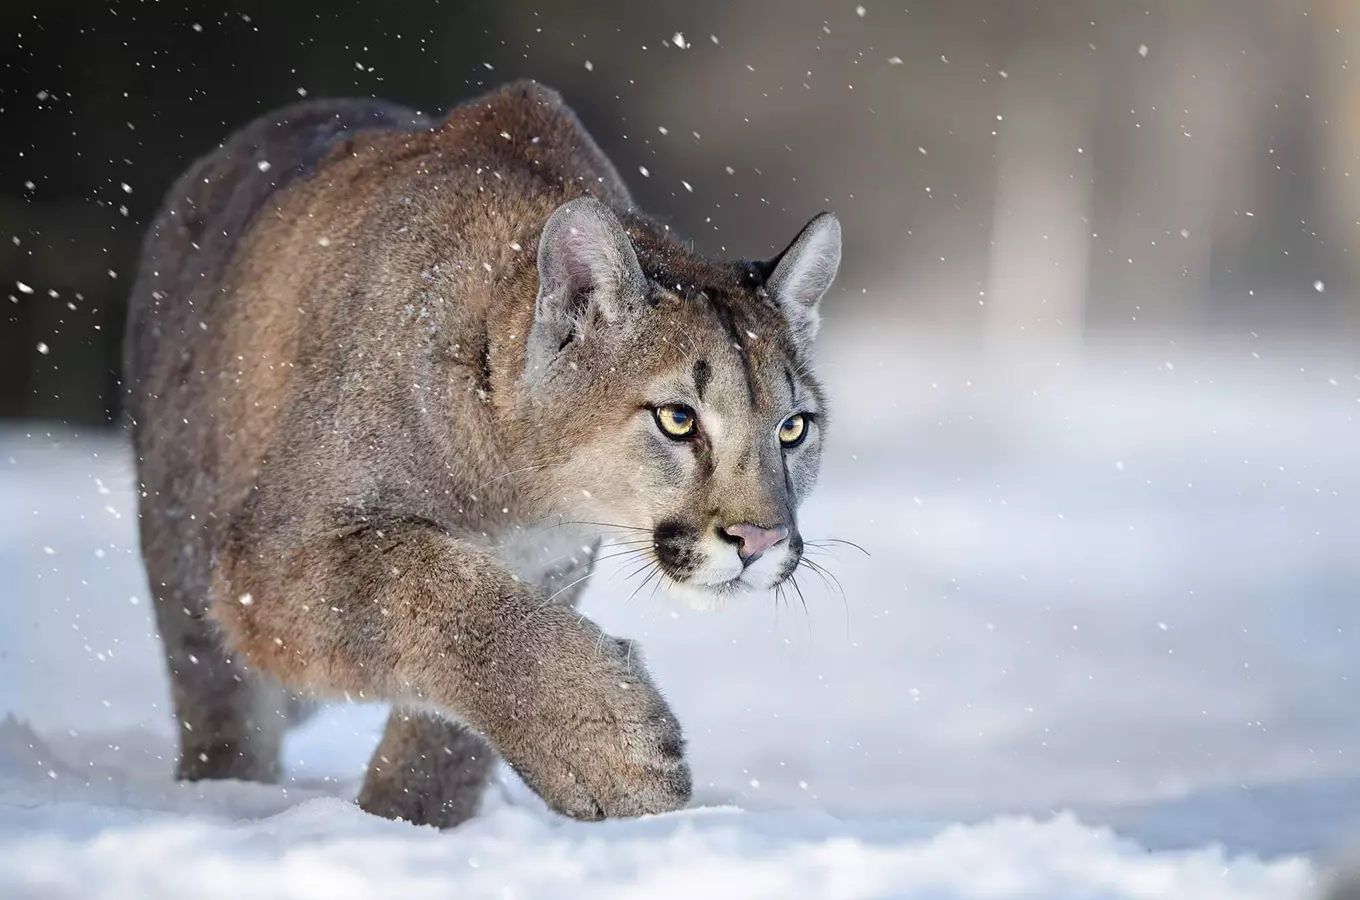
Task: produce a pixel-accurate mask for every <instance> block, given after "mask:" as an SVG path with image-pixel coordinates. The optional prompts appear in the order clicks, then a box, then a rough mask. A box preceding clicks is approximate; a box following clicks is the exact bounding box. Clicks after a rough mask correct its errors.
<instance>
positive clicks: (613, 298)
mask: <svg viewBox="0 0 1360 900" xmlns="http://www.w3.org/2000/svg"><path fill="white" fill-rule="evenodd" d="M646 287H647V280H646V279H645V278H644V277H643V274H642V267H641V266H640V265H639V264H638V258H637V254H636V253H635V252H634V251H633V244H632V242H631V241H630V240H629V238H628V233H627V232H626V231H625V230H624V228H623V225H622V224H621V223H620V222H619V219H618V217H617V216H616V215H615V214H614V212H613V210H611V209H610V208H609V207H607V206H605V205H604V204H603V203H601V202H600V201H599V200H596V199H595V198H593V197H577V198H576V199H575V200H569V201H567V202H566V203H563V204H562V205H561V206H559V207H558V208H557V209H556V210H555V211H554V212H553V214H552V215H551V216H549V217H548V221H547V222H545V223H544V225H543V233H542V236H541V237H540V238H539V243H538V297H537V299H535V301H534V325H533V329H532V330H531V331H530V333H529V343H528V358H527V360H526V363H527V371H526V374H527V375H528V376H529V377H531V378H533V377H536V373H541V372H542V371H544V370H545V368H546V367H547V364H548V363H549V362H550V361H551V360H552V358H553V357H554V356H556V355H557V354H558V353H559V352H560V351H561V349H562V348H563V347H564V346H566V344H567V342H568V341H570V340H572V339H573V337H577V336H580V335H581V334H582V333H584V332H585V331H586V330H587V329H588V327H589V324H590V322H592V321H593V320H594V319H595V318H597V316H596V314H598V318H599V319H601V320H603V321H604V322H606V323H611V322H615V321H617V320H619V319H620V318H622V317H623V316H624V314H625V313H626V312H627V310H628V308H629V305H630V304H631V303H635V302H636V298H637V296H638V295H640V294H641V293H643V292H644V291H645V290H646Z"/></svg>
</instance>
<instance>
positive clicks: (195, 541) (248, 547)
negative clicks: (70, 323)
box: [126, 83, 839, 825]
mask: <svg viewBox="0 0 1360 900" xmlns="http://www.w3.org/2000/svg"><path fill="white" fill-rule="evenodd" d="M262 163H267V165H262ZM582 196H588V197H594V198H595V199H596V200H598V201H599V203H596V204H594V205H589V204H588V205H585V206H582V205H581V203H580V202H578V203H574V204H567V205H566V206H564V204H565V203H566V201H569V200H572V199H573V198H578V197H582ZM573 210H574V211H575V212H574V213H573ZM555 213H558V215H557V217H556V218H554V215H555ZM569 214H572V215H576V216H577V218H576V219H570V218H569ZM582 217H584V218H582ZM554 221H567V222H584V223H587V224H588V225H591V227H595V226H596V225H598V227H599V229H601V231H600V233H601V234H603V235H605V236H607V237H608V236H612V237H613V239H614V243H613V244H611V245H610V246H613V247H615V249H616V250H618V252H619V254H620V255H619V257H618V258H619V259H621V260H623V262H622V263H620V265H621V266H622V268H620V269H619V273H620V274H619V278H620V279H621V280H620V281H619V282H618V285H614V282H613V281H610V280H608V279H606V278H604V275H603V274H602V273H604V271H605V270H604V269H602V268H597V269H596V270H593V271H594V275H595V276H596V277H597V281H598V283H597V284H596V289H595V290H594V291H593V292H590V291H587V292H586V293H585V294H582V295H581V296H580V297H575V296H574V295H571V292H570V291H567V292H558V293H557V294H554V293H552V292H551V291H549V290H548V288H549V285H548V283H547V281H546V280H545V277H541V272H540V266H541V265H543V264H544V263H543V260H544V259H547V260H548V261H549V262H550V263H551V262H553V261H556V260H558V259H559V255H555V254H556V253H557V250H556V249H554V248H558V245H559V244H561V248H558V249H560V250H561V253H562V254H565V255H564V256H561V258H562V259H565V260H567V262H573V261H574V257H571V255H570V254H571V253H572V252H574V246H575V245H574V244H572V243H571V241H572V240H574V239H575V238H574V236H575V235H576V234H577V232H576V231H575V230H569V231H566V232H562V234H563V235H567V237H562V238H560V239H554V238H553V237H552V236H551V235H549V236H546V237H545V236H544V235H545V233H546V232H545V223H550V222H554ZM819 221H821V225H819V226H818V228H820V229H821V230H810V231H809V232H807V233H808V234H812V235H813V236H814V237H817V238H818V240H814V241H811V242H810V243H811V244H815V245H816V246H817V247H822V246H823V245H825V244H826V243H827V241H826V240H824V239H825V238H827V236H828V235H831V236H833V237H834V242H835V247H834V249H835V257H834V259H833V258H832V257H830V256H829V255H828V252H827V251H825V250H824V249H822V250H817V251H816V252H818V253H820V254H821V257H819V259H820V263H819V264H818V265H814V266H806V265H799V266H795V265H792V264H786V265H779V264H777V263H778V261H775V262H772V263H770V264H757V263H745V262H733V263H728V262H721V261H714V260H708V259H704V258H702V257H698V256H695V255H693V254H692V253H690V252H688V251H687V250H686V248H685V247H684V245H683V244H682V243H681V242H680V241H679V240H677V239H676V238H675V237H674V236H672V235H671V234H669V233H668V231H667V230H666V229H665V228H664V227H661V226H659V225H657V224H655V223H654V222H652V221H651V220H649V219H647V218H645V217H643V216H641V215H640V214H639V213H637V212H636V210H634V209H633V207H632V201H631V198H630V197H629V194H628V191H627V189H626V187H625V186H624V185H623V183H622V181H621V180H620V179H619V177H618V175H617V173H616V172H615V171H614V169H613V167H612V166H611V165H610V163H609V161H608V160H607V159H606V158H605V157H604V155H603V154H602V153H601V152H600V151H599V149H598V148H597V147H596V146H595V144H594V142H593V141H592V140H591V139H590V137H589V135H588V134H587V133H586V132H585V130H584V129H583V128H581V126H580V124H579V123H578V122H577V121H576V119H575V117H574V116H573V115H572V113H571V112H570V110H568V109H567V108H566V107H565V105H563V104H562V102H561V100H560V98H559V97H558V96H557V95H556V94H554V93H553V92H551V91H549V90H547V89H546V88H543V87H542V86H540V85H537V84H533V83H518V84H513V85H509V86H506V87H504V88H502V89H500V90H498V91H495V92H493V93H491V94H489V95H487V96H485V97H482V98H479V99H477V100H475V101H472V102H469V103H467V104H464V105H462V106H460V107H457V108H455V109H454V110H453V111H452V112H451V113H450V114H449V115H448V117H447V118H446V119H445V120H444V121H442V122H440V123H433V122H429V121H426V120H423V119H421V118H419V117H417V116H416V115H414V114H412V113H410V112H408V111H405V110H402V109H399V108H396V107H390V106H385V105H382V104H377V103H368V102H360V101H337V102H327V103H322V104H312V105H305V106H300V107H295V108H292V109H289V110H284V111H282V112H281V113H279V114H278V115H277V116H274V117H270V118H267V119H262V120H260V121H258V122H256V123H254V124H252V125H250V126H249V127H247V128H246V129H243V130H242V131H241V132H238V133H237V134H236V135H234V136H233V137H232V138H231V139H230V140H229V141H228V142H227V143H226V144H224V145H223V146H222V147H221V148H220V149H219V150H218V151H217V152H215V153H213V154H212V155H210V156H208V157H206V158H205V159H204V160H202V161H200V162H199V163H197V164H196V165H195V166H194V167H193V168H191V169H190V171H189V172H188V173H186V174H185V176H184V177H183V178H181V179H180V181H179V182H178V183H177V184H176V186H175V188H174V189H173V190H172V191H171V193H170V196H169V198H168V199H167V203H166V206H165V208H164V210H163V211H162V213H161V214H160V216H159V217H158V218H157V220H156V221H155V223H154V224H153V226H152V228H151V231H150V233H149V235H148V237H147V241H146V245H145V250H144V256H143V263H142V270H141V273H140V277H139V279H138V282H137V285H136V287H135V289H134V294H133V298H132V308H131V313H130V320H129V329H128V339H127V349H126V360H127V361H126V374H127V386H128V411H129V417H130V421H131V422H132V424H133V432H134V437H135V442H136V448H137V453H138V467H139V477H140V480H141V491H142V504H141V506H142V509H141V514H142V519H141V528H142V544H143V554H144V557H145V559H146V564H147V571H148V575H149V578H150V581H151V585H152V589H153V591H154V592H155V594H156V600H157V604H156V607H157V620H158V625H159V627H160V630H161V633H162V637H163V639H164V643H165V646H166V655H167V660H168V662H169V666H170V669H171V675H172V683H173V685H174V692H175V711H176V715H177V717H178V718H179V720H180V722H181V726H182V728H183V731H182V734H181V759H180V763H179V774H180V776H181V777H185V778H200V777H244V778H260V779H268V778H271V777H275V776H276V775H277V772H278V759H277V754H278V738H279V735H280V734H281V731H282V728H283V727H284V725H286V724H287V723H288V722H289V721H292V720H294V719H295V718H296V714H297V708H296V704H295V703H292V702H291V701H290V700H289V699H288V693H295V694H307V695H315V696H323V697H344V696H348V697H352V698H355V699H358V698H361V697H362V698H368V699H381V700H388V701H392V702H393V703H394V704H396V708H395V709H394V711H393V714H392V719H391V721H390V722H389V724H388V729H387V733H386V735H385V736H384V739H383V743H382V745H381V746H380V748H379V750H378V751H377V752H376V753H375V756H374V762H373V765H372V767H371V769H370V773H369V778H368V782H367V783H366V785H365V788H364V790H363V792H362V793H361V795H360V802H361V804H362V805H363V806H364V808H365V809H368V810H370V811H373V812H377V813H380V814H383V815H389V816H398V817H403V818H409V819H412V820H414V821H421V822H432V823H435V824H440V825H449V824H454V823H456V822H457V821H460V820H462V819H463V818H466V817H467V816H468V815H471V814H472V812H473V811H474V809H475V807H476V801H477V797H478V796H479V795H480V791H481V788H482V786H483V784H484V783H485V780H486V777H487V774H488V773H489V771H490V760H491V759H492V754H491V751H490V749H489V747H488V746H487V745H488V743H489V745H490V746H493V747H494V748H495V750H496V751H497V752H499V753H500V754H501V755H502V756H503V757H504V758H505V759H506V760H507V761H508V762H509V763H510V764H511V765H512V766H514V767H515V769H516V770H517V771H518V772H519V773H520V774H521V775H522V776H523V777H524V778H525V780H526V781H527V782H528V783H529V785H530V786H531V787H533V788H534V789H535V790H536V791H538V792H539V793H540V794H541V795H542V796H543V797H544V798H545V799H546V800H547V802H548V803H549V804H551V805H552V806H553V807H554V808H555V809H558V810H560V811H561V812H563V813H565V814H568V815H572V816H577V817H582V818H598V817H601V816H613V815H637V814H642V813H649V812H660V811H664V810H668V809H673V808H675V807H677V806H680V805H682V804H683V803H684V802H685V801H686V799H687V798H688V796H689V791H690V775H689V770H688V768H687V766H686V764H685V762H684V760H683V756H682V738H681V734H680V729H679V725H678V723H677V722H676V721H675V719H674V717H673V716H672V715H671V713H670V711H669V709H668V708H667V706H666V704H665V702H664V701H663V700H662V698H661V696H660V694H659V693H658V692H657V690H656V688H655V687H654V686H653V685H652V683H651V681H650V679H649V678H648V676H647V674H646V672H645V670H644V669H643V667H642V664H641V660H640V657H639V654H638V651H637V650H636V648H634V647H632V646H631V645H630V644H629V643H628V642H625V641H619V640H617V639H615V638H611V637H609V636H607V635H604V634H603V633H602V632H601V631H600V630H599V628H598V627H597V626H595V625H594V624H593V623H591V622H590V621H589V620H587V619H584V618H583V617H581V616H580V615H578V614H577V613H575V612H574V611H573V610H572V609H571V605H572V603H574V600H575V597H576V596H577V595H578V594H579V592H580V590H581V589H582V587H583V583H582V582H583V580H584V578H585V576H586V575H588V574H589V569H590V563H591V560H592V558H593V554H594V550H595V547H596V546H597V544H598V542H599V540H600V539H601V538H602V537H605V538H609V537H612V538H622V539H624V540H628V539H630V538H637V537H638V535H644V536H645V535H649V534H653V533H655V537H654V539H653V540H654V545H653V546H652V547H640V548H639V549H638V552H639V554H652V555H655V556H656V557H657V560H656V563H657V565H658V567H659V568H658V571H657V574H659V575H660V576H661V577H662V579H664V580H667V581H669V582H674V583H677V584H679V585H680V586H682V587H683V586H684V583H685V582H686V581H688V580H690V576H691V575H693V576H694V578H696V579H698V578H700V575H698V574H695V573H698V572H700V571H701V570H704V571H706V569H704V566H705V565H708V562H707V561H709V560H711V559H718V558H721V559H722V560H723V565H727V566H728V567H729V568H731V563H730V559H729V557H728V556H727V555H723V554H728V553H729V550H730V548H729V547H724V546H723V540H724V538H723V534H722V532H721V529H722V527H723V526H724V525H727V524H732V523H737V522H750V523H758V524H769V525H774V524H776V523H778V524H782V525H783V526H785V527H788V528H789V529H790V530H791V537H790V539H789V541H788V542H787V544H786V545H785V546H783V547H781V553H783V554H784V555H783V556H780V557H779V560H780V565H781V566H787V567H788V568H789V570H790V571H791V569H792V566H794V565H796V564H797V561H798V551H799V550H800V549H801V539H800V538H799V537H798V535H797V533H796V527H795V525H796V523H795V522H794V520H793V513H794V509H795V508H796V506H797V502H798V501H799V500H800V499H801V497H802V496H803V494H805V492H806V491H807V490H808V489H809V488H810V487H811V484H812V482H813V480H814V479H815V474H816V468H817V452H818V447H819V442H820V433H821V429H822V428H823V427H824V423H825V418H824V417H825V404H824V400H823V398H822V396H821V391H820V388H819V387H818V386H817V384H816V382H815V381H814V380H813V379H812V378H811V376H810V374H808V371H807V365H808V359H807V352H808V348H807V346H806V339H810V336H811V331H812V329H814V328H815V302H816V299H817V298H819V297H820V294H821V292H822V291H823V290H825V287H826V285H827V284H829V280H830V276H831V275H834V269H835V262H836V261H837V260H838V259H839V228H838V226H835V227H834V232H833V231H830V230H828V229H829V228H832V226H834V220H830V219H823V220H819ZM620 223H621V224H620ZM827 223H830V224H827ZM620 228H622V229H626V231H627V237H626V238H624V237H621V235H622V231H620V230H619V229H620ZM809 228H810V229H813V226H809ZM554 234H556V232H554ZM800 241H802V242H804V243H807V242H808V241H807V240H805V239H804V238H800ZM541 245H542V246H541ZM592 246H593V245H592ZM799 246H800V244H799V242H795V245H794V247H793V248H791V251H790V252H799V251H798V248H799ZM543 247H547V248H548V249H547V250H543V249H542V248H543ZM540 252H543V253H547V254H548V255H547V256H543V257H540ZM600 258H601V259H605V261H606V262H608V260H609V259H612V258H607V257H605V256H601V257H600ZM587 259H588V261H590V260H594V259H595V257H594V256H588V257H587ZM610 264H612V263H610ZM563 265H564V266H566V268H565V269H563V271H568V272H571V271H575V270H574V269H572V267H571V266H570V265H567V264H566V263H563ZM630 266H631V267H632V268H629V267H630ZM828 267H829V268H828ZM625 270H626V271H625ZM634 270H636V271H637V272H638V273H645V276H641V275H638V276H637V277H633V278H632V280H628V279H626V278H624V275H626V274H627V271H634ZM806 272H813V273H814V276H815V279H820V281H817V283H816V284H813V285H812V286H811V287H808V286H807V285H806V284H804V282H806V281H807V278H808V276H806V275H805V274H804V273H806ZM828 272H829V273H830V274H827V273H828ZM610 277H611V278H612V277H613V276H610ZM600 279H603V280H600ZM800 279H801V280H800ZM815 279H814V280H815ZM625 282H626V285H625ZM611 285H613V286H611ZM606 287H607V288H608V289H607V290H606ZM625 287H626V289H625ZM569 295H570V296H569ZM573 304H574V305H573ZM805 308H806V314H805ZM554 328H556V329H559V330H560V329H564V328H565V329H567V331H566V332H563V334H565V336H561V335H559V334H558V332H557V331H553V329H554ZM559 345H560V346H559ZM531 360H543V361H545V362H544V363H543V365H541V366H540V365H538V364H537V363H535V364H532V365H531V364H530V363H529V362H527V361H531ZM700 363H702V366H703V375H702V377H700V376H699V372H700V368H699V365H700ZM696 379H697V381H699V382H701V384H700V385H699V386H698V389H697V396H698V399H690V400H687V401H686V402H690V403H692V404H693V405H694V406H695V408H696V409H699V410H700V411H701V412H700V417H701V420H702V421H703V422H705V423H706V424H708V425H710V426H711V431H706V432H705V433H704V437H703V440H702V441H696V442H694V443H693V444H690V445H685V446H683V447H681V446H680V445H677V444H674V443H673V442H671V443H668V442H667V441H668V439H666V438H664V437H660V436H659V435H658V433H657V431H656V423H655V422H654V421H653V420H652V414H651V413H650V412H649V411H648V410H647V408H646V407H647V406H648V404H655V403H662V402H668V401H669V400H671V399H674V398H672V397H670V394H676V393H677V392H679V393H681V394H684V393H685V392H686V391H689V392H691V393H694V392H695V385H694V382H695V381H696ZM791 389H792V390H793V391H794V394H795V395H797V396H796V397H795V396H790V393H789V392H790V390H791ZM668 392H669V393H668ZM686 396H688V394H686ZM795 400H797V401H798V402H799V403H801V404H802V407H803V408H806V409H807V411H810V412H815V413H816V414H817V416H818V418H817V419H816V425H815V426H809V427H815V428H816V429H817V431H816V437H815V439H812V440H810V441H809V442H808V443H806V444H805V445H804V446H803V447H800V448H798V449H797V450H793V449H788V450H781V449H780V445H779V444H778V443H777V442H776V441H773V440H772V438H771V436H772V435H774V434H775V433H776V431H777V429H778V427H779V423H780V422H781V421H782V420H783V419H784V418H785V417H786V416H788V415H790V414H792V413H796V412H799V411H802V410H801V409H794V408H792V404H793V403H794V402H795ZM592 523H606V525H607V526H608V527H603V526H600V525H598V524H592ZM640 542H641V541H640ZM729 555H730V554H729ZM714 565H716V564H714ZM771 565H773V564H771ZM709 568H712V566H709ZM719 568H721V567H719ZM663 569H664V572H663V571H662V570H663ZM750 571H752V572H756V571H758V567H752V568H751V569H750ZM786 575H787V572H784V571H782V570H781V571H778V572H775V571H768V572H763V573H761V574H760V578H762V579H764V581H762V582H761V583H760V585H759V586H760V587H764V586H767V585H768V584H773V583H777V580H780V579H782V578H784V577H786ZM724 577H725V576H724ZM742 577H743V578H744V577H745V576H744V575H743V576H742ZM753 577H754V576H753ZM745 583H746V582H744V581H742V579H741V578H735V579H733V580H732V581H730V582H725V583H724V584H722V585H718V584H716V583H714V584H709V583H707V582H703V581H702V580H699V581H696V582H695V584H694V585H691V588H692V589H694V590H697V591H699V592H700V593H705V592H707V593H711V594H714V595H715V596H718V595H721V596H727V595H728V594H730V593H732V592H733V591H738V589H739V588H740V586H741V585H743V584H745ZM696 585H697V586H696ZM733 585H736V586H737V587H733Z"/></svg>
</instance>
